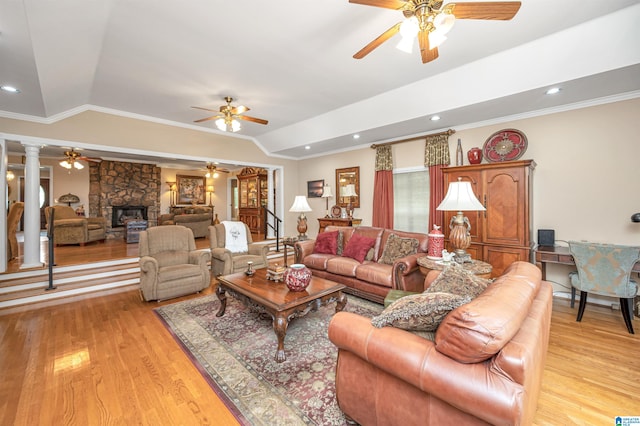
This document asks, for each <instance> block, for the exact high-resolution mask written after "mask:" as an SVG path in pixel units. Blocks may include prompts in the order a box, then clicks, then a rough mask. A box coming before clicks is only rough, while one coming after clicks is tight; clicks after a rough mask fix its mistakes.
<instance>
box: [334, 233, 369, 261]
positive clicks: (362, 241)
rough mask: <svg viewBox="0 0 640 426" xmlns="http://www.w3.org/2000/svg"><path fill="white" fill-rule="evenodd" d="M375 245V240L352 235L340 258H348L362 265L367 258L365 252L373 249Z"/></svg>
mask: <svg viewBox="0 0 640 426" xmlns="http://www.w3.org/2000/svg"><path fill="white" fill-rule="evenodd" d="M375 243H376V240H375V238H369V237H363V236H361V235H357V234H353V235H352V236H351V238H349V241H348V242H347V245H346V246H345V248H344V250H343V251H342V256H344V257H350V258H352V259H355V260H357V261H358V262H360V263H362V262H364V258H365V257H366V256H367V252H368V251H369V250H370V249H371V248H373V246H374V245H375Z"/></svg>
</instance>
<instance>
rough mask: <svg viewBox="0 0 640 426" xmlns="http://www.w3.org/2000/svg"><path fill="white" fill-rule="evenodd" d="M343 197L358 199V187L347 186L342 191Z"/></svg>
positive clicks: (351, 184)
mask: <svg viewBox="0 0 640 426" xmlns="http://www.w3.org/2000/svg"><path fill="white" fill-rule="evenodd" d="M342 196H343V197H357V196H358V194H356V186H355V185H354V184H353V183H350V184H347V185H346V186H345V187H344V189H343V190H342Z"/></svg>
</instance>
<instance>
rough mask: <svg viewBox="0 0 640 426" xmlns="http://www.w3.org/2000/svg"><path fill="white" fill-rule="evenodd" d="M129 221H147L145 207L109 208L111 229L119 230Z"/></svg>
mask: <svg viewBox="0 0 640 426" xmlns="http://www.w3.org/2000/svg"><path fill="white" fill-rule="evenodd" d="M129 219H134V220H140V219H144V220H147V219H148V216H147V206H113V207H112V208H111V227H112V228H120V227H122V226H124V224H125V222H126V221H127V220H129Z"/></svg>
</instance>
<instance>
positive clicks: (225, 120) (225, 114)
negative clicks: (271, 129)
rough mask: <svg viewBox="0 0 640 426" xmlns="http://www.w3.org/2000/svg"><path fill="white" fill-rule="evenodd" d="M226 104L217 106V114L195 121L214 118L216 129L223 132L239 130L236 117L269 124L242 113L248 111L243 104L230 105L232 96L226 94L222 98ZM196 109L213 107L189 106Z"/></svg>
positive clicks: (199, 121) (207, 109) (206, 109)
mask: <svg viewBox="0 0 640 426" xmlns="http://www.w3.org/2000/svg"><path fill="white" fill-rule="evenodd" d="M224 100H225V102H226V103H227V104H226V105H222V106H221V107H220V108H219V114H216V115H212V116H211V117H206V118H201V119H200V120H195V121H194V122H195V123H201V122H203V121H208V120H216V121H215V123H216V127H217V128H218V130H221V131H223V132H237V131H238V130H240V127H241V125H240V122H239V121H238V120H237V119H240V120H245V121H251V122H253V123H258V124H269V122H268V121H267V120H263V119H262V118H255V117H249V116H248V115H243V114H244V113H245V112H247V111H249V108H247V107H246V106H243V105H239V106H236V107H234V106H232V105H231V102H233V98H231V97H229V96H227V97H225V98H224ZM191 108H196V109H203V110H205V111H213V112H215V111H216V110H215V109H209V108H203V107H195V106H194V107H191Z"/></svg>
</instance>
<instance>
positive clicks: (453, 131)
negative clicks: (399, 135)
mask: <svg viewBox="0 0 640 426" xmlns="http://www.w3.org/2000/svg"><path fill="white" fill-rule="evenodd" d="M455 132H456V131H455V130H453V129H449V130H446V131H444V132H440V133H433V134H431V135H424V136H417V137H415V138H409V139H402V140H400V141H394V142H387V143H377V144H376V143H374V144H372V145H371V149H376V148H377V147H379V146H387V145H395V144H397V143H405V142H412V141H417V140H420V139H425V138H428V137H431V136H440V135H447V136H451V135H452V134H454V133H455Z"/></svg>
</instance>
